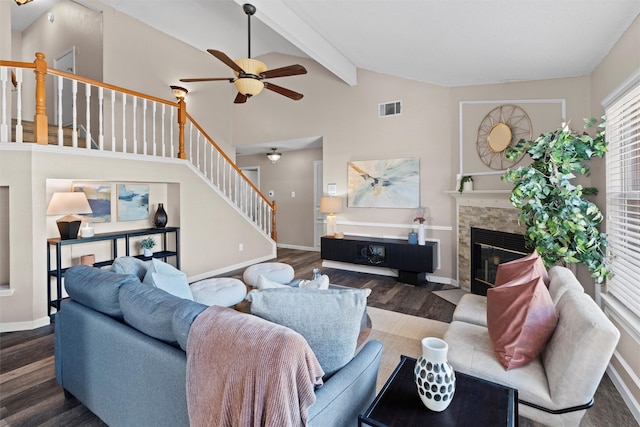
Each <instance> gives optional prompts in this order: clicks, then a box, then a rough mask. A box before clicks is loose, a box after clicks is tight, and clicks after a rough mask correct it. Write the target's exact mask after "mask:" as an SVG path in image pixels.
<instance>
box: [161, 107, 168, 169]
mask: <svg viewBox="0 0 640 427" xmlns="http://www.w3.org/2000/svg"><path fill="white" fill-rule="evenodd" d="M166 107H167V104H162V157H164V156H165V153H166V149H165V144H166V142H165V139H164V125H165V123H166V121H165V112H166Z"/></svg>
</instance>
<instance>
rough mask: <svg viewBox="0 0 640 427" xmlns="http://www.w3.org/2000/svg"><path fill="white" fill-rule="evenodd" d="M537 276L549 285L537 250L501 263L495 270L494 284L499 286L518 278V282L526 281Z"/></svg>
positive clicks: (545, 270)
mask: <svg viewBox="0 0 640 427" xmlns="http://www.w3.org/2000/svg"><path fill="white" fill-rule="evenodd" d="M537 277H542V280H544V284H545V285H547V286H549V275H548V274H547V269H546V268H545V266H544V263H543V262H542V258H540V255H538V252H537V251H535V250H534V251H533V253H532V254H530V255H527V256H526V257H524V258H519V259H516V260H513V261H509V262H505V263H502V264H500V265H499V266H498V271H497V272H496V282H495V285H494V286H501V285H504V284H505V283H511V282H513V281H515V280H518V283H526V282H529V281H531V280H533V279H535V278H537Z"/></svg>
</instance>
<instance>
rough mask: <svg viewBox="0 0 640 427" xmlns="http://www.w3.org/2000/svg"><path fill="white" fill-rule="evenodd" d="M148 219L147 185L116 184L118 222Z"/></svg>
mask: <svg viewBox="0 0 640 427" xmlns="http://www.w3.org/2000/svg"><path fill="white" fill-rule="evenodd" d="M142 219H149V185H148V184H118V221H137V220H142Z"/></svg>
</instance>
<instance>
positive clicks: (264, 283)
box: [256, 274, 290, 290]
mask: <svg viewBox="0 0 640 427" xmlns="http://www.w3.org/2000/svg"><path fill="white" fill-rule="evenodd" d="M289 287H290V286H289V285H283V284H282V283H278V282H274V281H273V280H269V279H267V278H266V277H264V276H263V275H262V274H260V275H259V276H258V283H257V286H256V288H258V290H263V289H272V288H289Z"/></svg>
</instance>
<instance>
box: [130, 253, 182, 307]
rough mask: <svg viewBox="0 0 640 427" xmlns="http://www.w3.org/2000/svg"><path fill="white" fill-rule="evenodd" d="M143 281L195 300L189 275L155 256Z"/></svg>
mask: <svg viewBox="0 0 640 427" xmlns="http://www.w3.org/2000/svg"><path fill="white" fill-rule="evenodd" d="M142 283H145V284H147V285H149V286H153V287H156V288H160V289H162V290H163V291H166V292H168V293H170V294H172V295H175V296H177V297H179V298H185V299H189V300H192V301H193V294H192V293H191V288H189V282H188V281H187V275H186V274H184V273H183V272H182V271H180V270H178V269H177V268H175V267H174V266H172V265H170V264H167V263H166V262H162V261H160V260H157V259H155V258H154V259H152V260H151V264H150V265H149V267H148V268H147V273H146V274H145V275H144V279H143V280H142Z"/></svg>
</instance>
